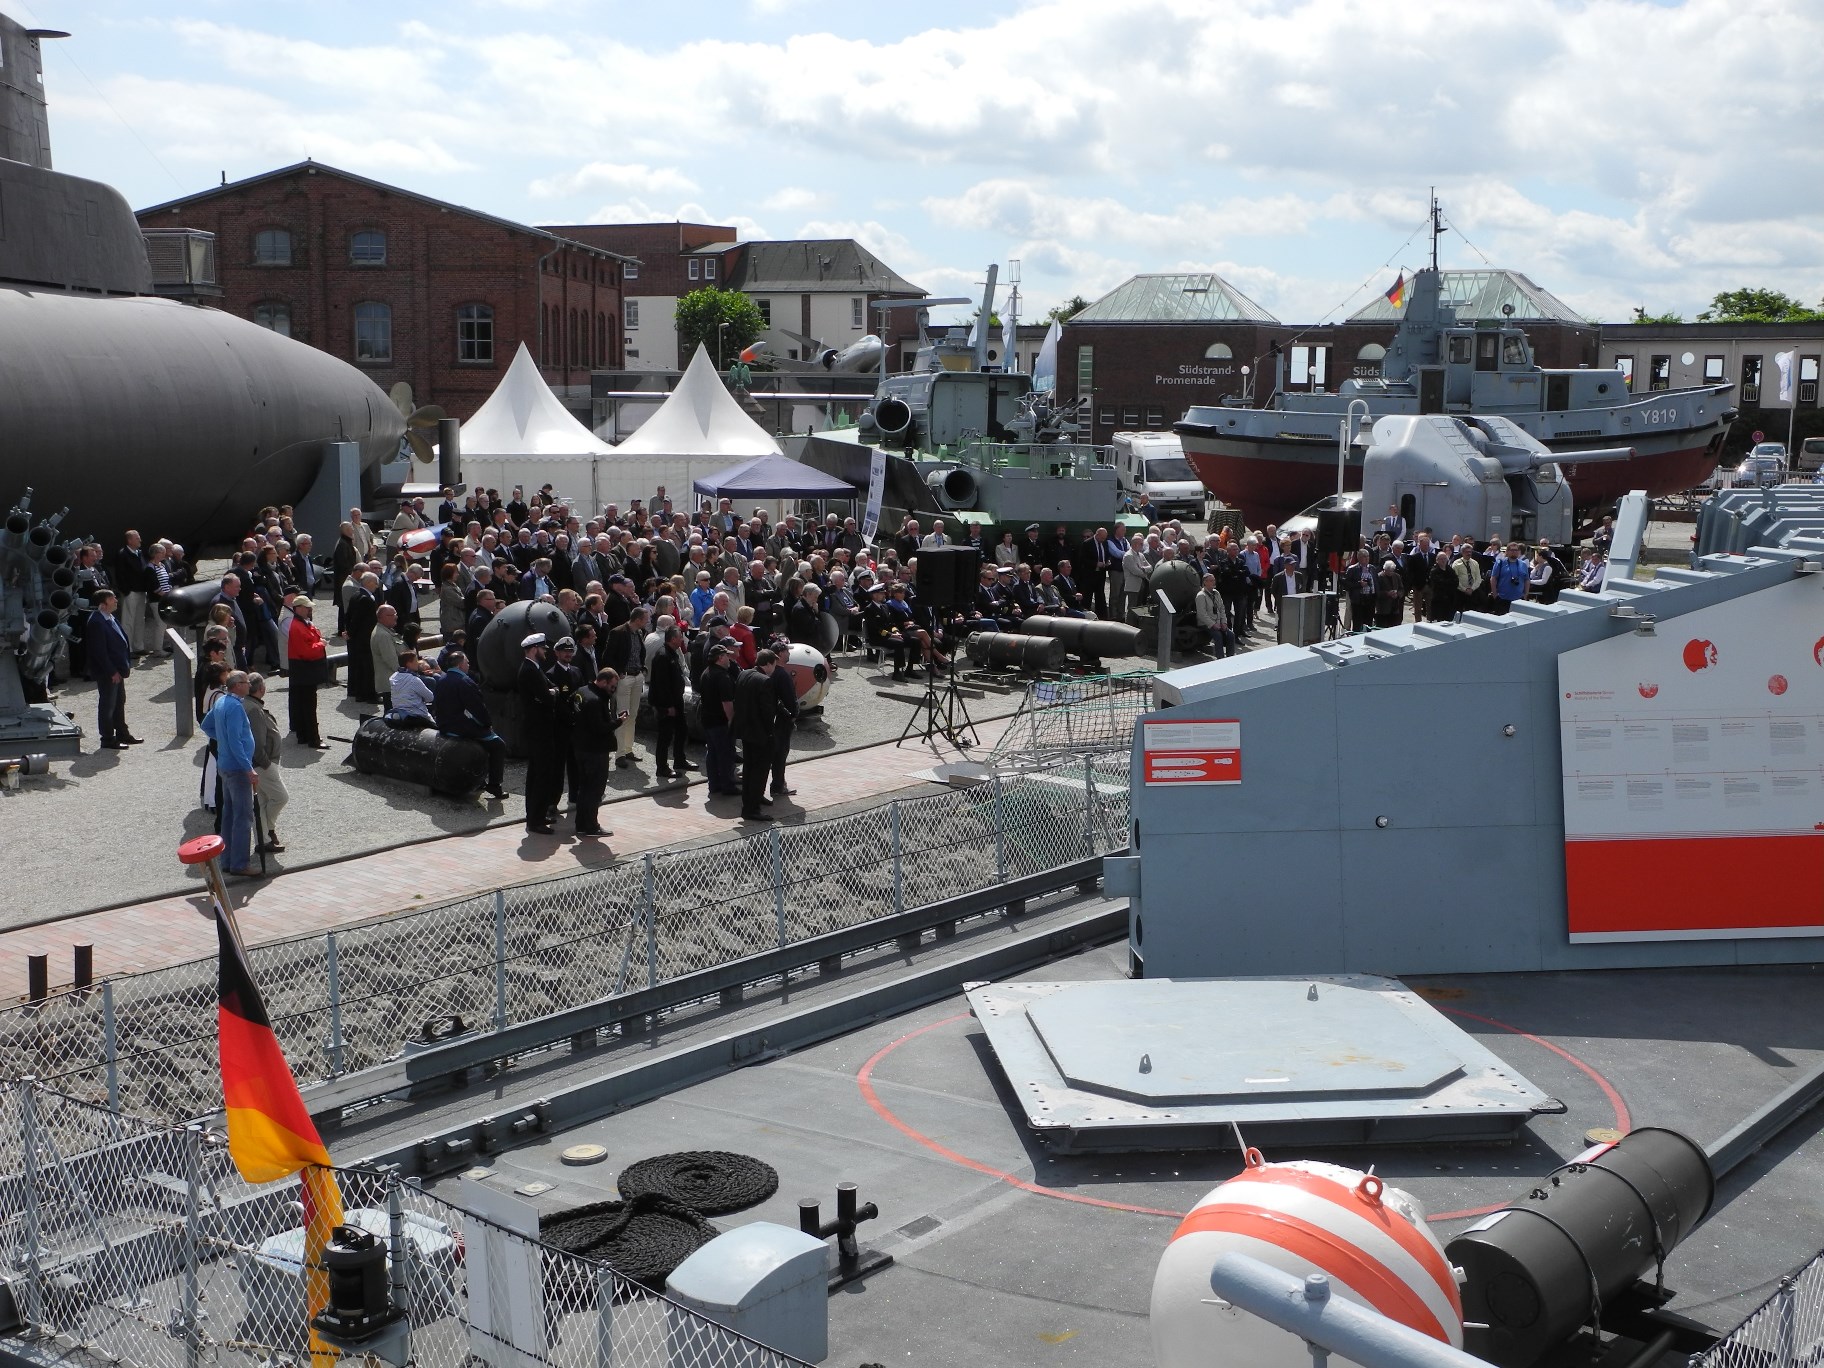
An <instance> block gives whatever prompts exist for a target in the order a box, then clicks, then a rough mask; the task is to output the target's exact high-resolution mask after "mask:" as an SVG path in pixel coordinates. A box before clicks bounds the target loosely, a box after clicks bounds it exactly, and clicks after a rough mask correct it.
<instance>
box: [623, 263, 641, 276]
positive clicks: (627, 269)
mask: <svg viewBox="0 0 1824 1368" xmlns="http://www.w3.org/2000/svg"><path fill="white" fill-rule="evenodd" d="M639 278H640V263H639V262H637V261H624V262H622V263H621V279H622V280H638V279H639Z"/></svg>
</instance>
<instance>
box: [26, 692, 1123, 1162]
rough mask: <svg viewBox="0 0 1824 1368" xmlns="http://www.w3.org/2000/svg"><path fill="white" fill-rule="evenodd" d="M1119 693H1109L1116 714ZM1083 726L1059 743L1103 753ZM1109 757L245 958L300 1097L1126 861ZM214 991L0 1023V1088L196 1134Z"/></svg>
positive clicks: (212, 1067)
mask: <svg viewBox="0 0 1824 1368" xmlns="http://www.w3.org/2000/svg"><path fill="white" fill-rule="evenodd" d="M1118 678H1119V677H1118ZM1130 692H1131V690H1130V688H1129V686H1128V685H1127V684H1125V683H1123V684H1122V686H1121V689H1120V690H1119V691H1118V694H1119V698H1120V706H1121V707H1122V708H1125V707H1127V706H1128V704H1129V700H1128V697H1127V695H1128V694H1129V693H1130ZM1115 696H1116V694H1115V693H1111V694H1110V697H1115ZM1058 706H1059V707H1060V708H1063V709H1064V710H1066V711H1068V710H1069V708H1070V706H1072V705H1064V704H1059V705H1058ZM1112 706H1113V705H1110V704H1108V703H1107V702H1106V701H1102V702H1097V703H1096V704H1095V705H1094V711H1095V712H1096V714H1097V715H1098V716H1100V717H1106V716H1108V715H1109V714H1110V711H1111V707H1112ZM1098 726H1099V727H1102V730H1100V731H1097V730H1086V729H1084V728H1082V727H1079V728H1078V730H1077V732H1076V733H1075V734H1077V735H1079V736H1084V737H1091V738H1093V737H1100V736H1102V735H1103V734H1104V733H1105V732H1107V734H1110V735H1112V734H1113V733H1112V731H1109V730H1108V728H1107V727H1106V726H1103V724H1100V723H1099V724H1098ZM1126 745H1127V743H1126V742H1125V741H1122V742H1121V743H1120V746H1119V749H1118V751H1117V752H1116V753H1112V754H1083V753H1070V754H1066V753H1064V752H1063V751H1062V750H1061V749H1057V750H1055V751H1054V753H1053V754H1052V755H1051V757H1050V759H1049V760H1048V762H1047V763H1046V764H1044V765H1042V766H1034V767H1031V768H1026V769H1022V770H1019V771H1015V772H1010V773H1006V774H999V775H997V776H996V777H994V778H992V779H991V780H989V781H987V782H983V783H980V784H977V785H974V786H972V787H968V788H949V789H944V790H942V791H940V792H937V793H933V794H930V795H928V796H922V797H916V798H904V799H899V800H897V801H894V802H891V803H887V804H883V805H880V806H877V807H873V808H869V809H867V810H864V811H860V812H855V813H850V814H846V815H842V816H837V817H830V818H824V819H819V820H815V821H810V822H806V823H805V824H803V825H802V826H792V827H773V828H769V829H768V830H766V831H764V832H760V833H758V834H755V835H751V836H747V837H742V838H738V839H733V840H728V841H722V842H719V843H717V844H714V845H709V846H700V847H695V848H690V849H684V850H676V851H662V852H653V853H651V854H648V855H644V856H641V857H639V858H637V859H633V860H629V861H626V862H623V863H621V864H618V865H614V866H611V867H609V868H607V869H603V870H594V871H590V872H587V873H582V874H575V875H569V876H566V877H563V878H559V879H550V880H545V881H542V882H538V883H531V884H525V885H521V886H517V887H514V888H508V889H503V890H501V891H499V892H496V893H494V894H492V895H483V896H479V897H471V898H463V899H460V900H457V901H454V902H450V903H447V904H444V905H441V906H436V907H430V908H426V909H424V910H421V911H415V912H411V913H406V914H403V915H400V916H396V917H391V918H387V919H384V920H380V921H375V922H370V923H366V924H362V925H356V926H350V927H346V928H343V929H341V930H338V931H333V932H330V933H329V934H327V935H321V936H309V937H301V938H297V939H293V940H282V941H276V942H270V943H268V944H265V945H259V946H255V947H252V948H251V949H250V951H249V955H248V958H249V960H250V961H251V963H252V967H253V970H254V973H255V974H256V976H257V977H258V980H259V982H260V984H261V987H262V991H263V992H264V994H265V997H266V1006H267V1010H268V1012H269V1013H270V1015H271V1017H272V1024H273V1030H274V1032H275V1033H276V1034H277V1036H278V1038H279V1041H280V1043H281V1044H282V1045H283V1046H284V1049H285V1054H286V1057H287V1058H288V1059H289V1060H290V1061H291V1065H292V1070H293V1072H294V1074H295V1075H296V1076H297V1078H298V1081H299V1084H300V1086H303V1087H308V1086H309V1085H310V1084H312V1083H315V1082H317V1081H320V1080H325V1079H332V1078H336V1077H339V1076H342V1075H344V1074H348V1073H351V1072H356V1071H359V1070H362V1069H368V1068H372V1067H374V1066H376V1065H379V1064H384V1063H386V1062H387V1061H389V1060H392V1059H396V1058H398V1057H399V1056H400V1055H401V1053H402V1052H403V1051H405V1050H406V1048H407V1043H408V1042H409V1041H413V1040H421V1039H432V1038H436V1039H442V1038H447V1037H449V1036H452V1035H456V1034H460V1033H462V1032H465V1031H472V1030H482V1031H487V1030H497V1029H502V1028H505V1027H507V1026H510V1025H516V1024H519V1023H522V1022H527V1021H533V1020H536V1019H538V1018H541V1017H545V1016H549V1015H551V1014H553V1013H556V1012H560V1011H564V1010H566V1009H569V1008H572V1007H578V1006H581V1005H584V1004H586V1003H589V1002H594V1001H597V1000H599V999H602V998H606V997H611V996H614V995H616V994H618V993H622V992H626V991H629V990H631V989H635V988H644V987H649V986H651V985H654V984H657V983H660V982H663V981H666V980H669V979H673V978H676V977H679V976H681V975H685V974H690V973H693V972H696V971H699V970H703V969H709V968H713V967H715V966H717V965H720V964H724V963H726V962H728V961H730V960H735V959H740V958H742V957H745V956H748V955H752V954H755V953H757V952H760V951H764V950H768V949H771V948H773V947H775V946H781V945H787V944H791V943H794V942H797V941H802V940H805V939H808V938H811V937H814V936H817V935H820V934H823V933H826V932H830V931H835V930H839V929H843V928H848V927H853V926H858V925H861V924H863V923H865V922H868V921H871V920H873V919H876V918H878V917H881V916H883V915H885V914H887V913H889V912H898V911H903V910H905V909H907V908H916V907H921V906H925V905H928V904H931V903H934V902H939V901H942V900H943V899H946V898H951V897H955V896H958V895H961V894H965V893H973V892H979V891H981V890H984V889H988V888H992V887H994V886H996V885H998V884H1001V883H1004V882H1006V881H1007V880H1008V879H1012V878H1018V877H1020V876H1022V875H1028V874H1033V873H1037V872H1040V871H1043V870H1046V869H1050V868H1054V867H1056V866H1058V865H1060V864H1064V863H1066V862H1069V861H1072V860H1079V859H1083V858H1085V857H1088V856H1093V855H1097V854H1102V853H1104V852H1107V851H1109V850H1111V849H1120V848H1123V847H1125V846H1126V844H1127V834H1126V833H1127V776H1128V764H1127V754H1126ZM215 977H216V965H215V960H214V959H213V958H209V959H203V960H195V961H192V962H189V963H186V964H179V965H175V966H172V967H170V968H167V969H159V970H154V971H150V972H147V973H142V974H134V975H129V976H124V977H118V978H112V979H108V980H104V981H103V982H102V983H101V984H100V985H99V986H98V987H96V988H93V989H89V990H84V991H68V992H64V993H61V994H58V995H56V996H53V997H51V998H49V999H47V1000H45V1001H43V1002H40V1003H28V1004H20V1005H17V1006H13V1007H10V1008H7V1009H5V1010H0V1079H19V1078H25V1077H32V1078H36V1079H37V1080H38V1081H39V1082H40V1083H42V1084H45V1085H46V1086H48V1087H50V1088H52V1089H55V1090H57V1091H59V1092H61V1093H64V1094H67V1095H69V1096H72V1097H75V1098H78V1099H81V1100H85V1101H88V1102H93V1103H96V1104H98V1105H102V1106H106V1107H108V1108H109V1109H111V1110H113V1111H116V1112H124V1113H127V1114H131V1115H138V1116H153V1117H160V1118H164V1119H167V1120H175V1119H187V1118H191V1117H198V1116H206V1115H210V1114H212V1113H213V1112H214V1111H215V1110H216V1109H217V1108H218V1107H219V1106H220V1104H221V1098H220V1090H219V1084H218V1082H217V1075H216V1057H215V1051H216V1024H215ZM9 1143H10V1142H9V1140H8V1139H7V1136H6V1134H0V1160H4V1159H8V1158H13V1157H15V1156H12V1155H11V1154H10V1153H8V1152H7V1150H6V1146H7V1145H8V1144H9Z"/></svg>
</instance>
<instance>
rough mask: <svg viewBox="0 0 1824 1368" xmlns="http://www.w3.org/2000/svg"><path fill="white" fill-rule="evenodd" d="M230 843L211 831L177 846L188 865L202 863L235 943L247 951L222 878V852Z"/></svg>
mask: <svg viewBox="0 0 1824 1368" xmlns="http://www.w3.org/2000/svg"><path fill="white" fill-rule="evenodd" d="M227 846H228V843H227V842H226V841H224V840H223V839H222V838H221V837H220V836H218V835H215V834H214V833H211V834H210V835H207V836H198V837H197V838H196V839H195V840H193V841H185V842H184V843H183V844H182V845H180V846H179V847H178V848H177V858H178V860H179V861H181V862H182V863H184V864H187V865H201V866H202V870H203V882H204V883H205V884H207V885H208V886H209V892H210V894H211V896H213V897H214V899H215V904H216V906H217V907H219V908H221V909H222V916H223V917H224V918H226V919H227V922H228V929H229V930H230V931H231V932H233V933H234V943H235V944H236V945H238V946H240V947H241V950H242V953H245V952H246V949H247V942H246V941H245V940H244V939H243V938H242V936H241V924H240V923H239V922H238V921H236V920H235V918H234V908H233V906H232V905H231V904H230V903H229V901H228V883H227V881H226V880H225V879H223V878H222V866H221V858H222V852H223V851H224V850H225V849H227Z"/></svg>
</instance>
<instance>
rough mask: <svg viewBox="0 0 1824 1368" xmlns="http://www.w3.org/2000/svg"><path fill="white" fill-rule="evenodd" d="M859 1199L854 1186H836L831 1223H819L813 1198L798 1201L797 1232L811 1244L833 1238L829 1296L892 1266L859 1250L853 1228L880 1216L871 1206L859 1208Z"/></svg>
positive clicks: (818, 1206) (874, 1254)
mask: <svg viewBox="0 0 1824 1368" xmlns="http://www.w3.org/2000/svg"><path fill="white" fill-rule="evenodd" d="M859 1198H860V1192H859V1190H858V1189H857V1188H856V1186H855V1184H853V1183H838V1184H837V1185H836V1219H835V1220H833V1221H825V1220H823V1219H822V1213H821V1204H820V1203H819V1202H818V1200H817V1199H816V1198H815V1197H801V1198H799V1199H798V1229H800V1230H802V1231H803V1232H804V1233H805V1234H806V1235H809V1236H810V1237H811V1238H812V1239H815V1240H827V1239H829V1238H830V1237H831V1236H832V1235H834V1236H835V1237H836V1267H835V1268H834V1269H833V1270H832V1271H831V1273H830V1291H832V1292H834V1291H835V1290H836V1289H837V1288H839V1287H842V1286H844V1285H846V1284H848V1283H852V1282H854V1281H855V1280H856V1279H858V1278H865V1277H867V1276H868V1274H870V1273H874V1272H877V1271H879V1270H880V1269H883V1268H885V1267H887V1266H888V1265H889V1264H891V1263H892V1262H893V1256H892V1255H891V1254H883V1253H881V1252H880V1251H879V1250H878V1249H863V1248H862V1247H861V1245H860V1244H859V1243H857V1242H856V1239H855V1227H857V1226H858V1225H860V1224H861V1223H862V1222H863V1221H872V1220H874V1219H875V1218H877V1217H878V1216H879V1215H880V1209H879V1208H878V1207H876V1206H875V1205H874V1203H872V1202H868V1203H865V1204H863V1203H862V1202H860V1200H859Z"/></svg>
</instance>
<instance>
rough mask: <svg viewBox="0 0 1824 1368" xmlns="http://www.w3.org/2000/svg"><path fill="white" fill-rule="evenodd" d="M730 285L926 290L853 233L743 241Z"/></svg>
mask: <svg viewBox="0 0 1824 1368" xmlns="http://www.w3.org/2000/svg"><path fill="white" fill-rule="evenodd" d="M728 284H729V288H731V289H736V290H745V291H748V292H750V293H765V292H767V291H769V290H777V291H780V292H782V293H790V294H815V293H818V292H819V291H829V292H845V293H853V292H854V291H856V290H860V291H861V292H863V293H864V294H886V295H922V294H925V293H927V291H925V290H923V289H921V288H920V287H919V286H917V285H914V284H913V283H912V282H911V281H909V280H907V279H906V278H905V277H904V276H901V275H900V274H899V273H898V272H896V271H894V270H892V269H891V268H890V267H888V266H887V264H886V263H885V262H883V261H882V260H881V259H880V258H879V257H877V256H875V255H874V253H872V252H870V251H869V250H868V249H867V248H866V247H863V246H862V245H861V244H860V243H859V242H856V241H855V240H854V239H853V238H800V239H797V240H795V241H789V242H748V243H743V244H742V245H741V256H740V260H739V262H738V263H737V264H736V266H735V269H734V271H733V272H732V273H731V275H730V277H729V281H728Z"/></svg>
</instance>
